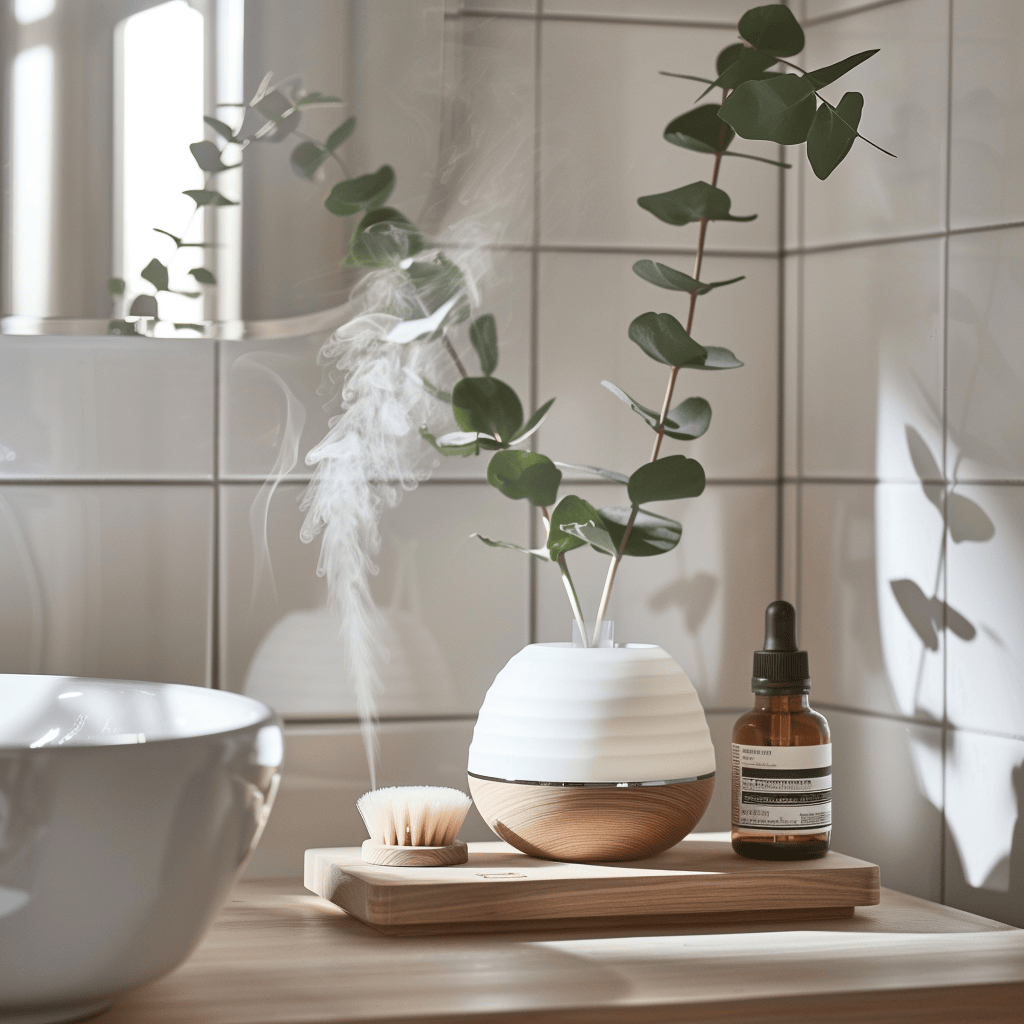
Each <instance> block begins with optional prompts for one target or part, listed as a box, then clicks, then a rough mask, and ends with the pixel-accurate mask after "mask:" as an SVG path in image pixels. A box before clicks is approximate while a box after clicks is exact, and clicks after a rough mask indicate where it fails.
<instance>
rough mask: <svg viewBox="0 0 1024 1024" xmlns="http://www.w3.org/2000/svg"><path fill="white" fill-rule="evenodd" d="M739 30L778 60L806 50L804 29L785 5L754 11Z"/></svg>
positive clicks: (753, 9) (741, 21) (758, 8)
mask: <svg viewBox="0 0 1024 1024" xmlns="http://www.w3.org/2000/svg"><path fill="white" fill-rule="evenodd" d="M737 28H738V29H739V32H740V35H741V36H742V37H743V38H744V39H746V41H747V42H748V43H750V45H751V46H755V47H757V49H759V50H763V51H764V52H765V53H771V54H774V55H775V56H776V57H792V56H793V55H794V54H797V53H799V52H800V51H801V50H802V49H803V48H804V30H803V29H802V28H801V27H800V23H799V22H798V21H797V20H796V18H795V17H794V15H793V12H792V11H791V10H790V9H789V8H788V7H784V6H783V5H782V4H765V6H763V7H754V8H751V10H749V11H747V13H746V14H744V15H743V17H742V18H740V23H739V25H738V26H737Z"/></svg>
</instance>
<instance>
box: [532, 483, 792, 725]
mask: <svg viewBox="0 0 1024 1024" xmlns="http://www.w3.org/2000/svg"><path fill="white" fill-rule="evenodd" d="M561 494H562V495H563V496H564V495H565V494H578V495H579V496H580V497H582V498H584V499H586V500H587V501H589V502H590V503H591V504H592V505H594V506H595V507H597V508H601V507H602V506H606V505H626V504H628V499H627V498H626V495H625V491H624V489H623V488H621V487H617V486H615V485H607V486H606V485H603V484H598V485H596V486H594V485H587V486H581V485H579V484H577V485H573V484H571V483H570V484H565V485H563V487H562V491H561ZM656 511H657V512H659V513H660V514H661V515H665V516H669V517H671V518H673V519H676V520H678V521H679V522H681V523H682V526H683V536H682V540H681V541H680V542H679V545H678V546H677V547H676V548H675V549H674V550H673V551H671V552H669V553H668V554H664V555H658V556H655V557H650V558H627V559H624V560H623V564H622V565H621V566H620V568H619V571H618V575H617V577H616V580H615V586H614V589H613V591H612V599H611V605H610V613H609V617H610V618H612V619H614V620H615V637H616V641H617V642H620V643H654V644H658V645H659V646H660V647H663V648H664V649H665V650H666V651H668V652H669V654H671V655H672V656H673V657H674V658H675V659H676V661H678V662H679V664H680V665H682V667H683V668H684V669H685V670H686V673H687V674H688V675H689V677H690V678H691V679H692V680H693V684H694V686H695V687H696V688H697V692H698V693H699V694H700V699H701V701H702V703H703V704H704V706H705V708H712V709H714V708H736V707H745V706H746V705H747V703H748V697H749V694H750V672H751V663H752V658H753V652H754V651H755V650H757V649H758V648H760V647H761V645H762V642H763V638H764V631H763V626H764V609H765V607H766V606H767V604H768V603H769V602H770V601H771V600H773V599H774V597H775V488H774V486H769V485H741V484H735V485H733V484H719V485H715V484H713V485H711V486H709V487H708V488H707V490H706V491H705V492H704V493H703V494H702V495H701V496H700V497H699V498H694V499H687V500H683V501H668V502H658V503H657V506H656ZM566 560H567V562H568V565H569V571H570V572H571V573H572V577H573V580H574V582H575V584H576V590H577V593H578V594H579V597H580V602H581V604H582V605H583V612H584V616H585V617H586V618H587V619H590V620H593V618H594V616H595V615H596V612H597V605H598V602H599V600H600V597H601V588H602V586H603V585H604V580H605V574H606V572H607V568H608V562H609V560H608V558H607V557H606V556H604V555H600V554H598V553H597V552H596V551H592V550H590V549H589V548H587V549H583V548H580V549H579V550H578V551H573V552H570V553H569V555H568V556H567V558H566ZM537 576H538V582H537V639H538V641H552V640H569V639H570V638H571V635H572V634H571V629H572V611H571V610H570V606H569V603H568V600H567V599H566V595H565V590H564V589H563V586H562V583H561V578H560V576H559V573H558V568H557V566H555V565H553V564H551V565H539V566H538V571H537Z"/></svg>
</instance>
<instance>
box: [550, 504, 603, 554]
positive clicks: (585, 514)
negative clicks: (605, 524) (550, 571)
mask: <svg viewBox="0 0 1024 1024" xmlns="http://www.w3.org/2000/svg"><path fill="white" fill-rule="evenodd" d="M601 523H602V520H601V513H600V512H598V510H597V509H596V508H594V506H593V505H591V504H590V502H589V501H584V499H583V498H581V497H579V496H578V495H576V494H567V495H566V496H565V497H564V498H562V500H561V501H560V502H559V503H558V504H557V505H556V506H555V508H554V510H553V511H552V513H551V523H550V526H549V529H548V551H549V552H550V553H551V557H552V558H558V556H559V555H564V554H565V552H566V551H572V550H573V549H575V548H581V547H583V545H584V544H586V543H588V542H587V541H586V540H585V539H584V538H583V537H580V536H578V535H577V534H573V533H570V532H568V531H567V530H566V529H565V527H566V526H579V525H591V526H597V525H598V524H601Z"/></svg>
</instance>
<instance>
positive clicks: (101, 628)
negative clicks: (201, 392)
mask: <svg viewBox="0 0 1024 1024" xmlns="http://www.w3.org/2000/svg"><path fill="white" fill-rule="evenodd" d="M212 540H213V500H212V490H211V488H210V487H209V486H191V487H187V486H166V485H165V486H146V485H135V486H130V487H117V486H109V487H108V486H99V487H90V486H84V485H83V486H73V487H35V486H8V487H4V488H0V580H2V581H3V585H2V586H0V636H3V638H4V641H3V646H2V649H0V671H3V672H30V673H44V674H54V675H82V676H96V677H101V678H102V677H109V678H113V679H141V680H148V681H155V682H170V683H194V684H198V685H206V684H208V683H209V664H208V662H209V637H210V623H211V609H210V594H211V569H212V554H211V545H212Z"/></svg>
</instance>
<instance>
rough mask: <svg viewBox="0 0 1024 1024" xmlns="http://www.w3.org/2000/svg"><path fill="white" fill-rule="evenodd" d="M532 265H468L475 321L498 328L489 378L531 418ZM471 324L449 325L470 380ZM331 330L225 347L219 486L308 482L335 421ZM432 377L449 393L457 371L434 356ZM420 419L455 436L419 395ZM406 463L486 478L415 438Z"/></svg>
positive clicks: (500, 260) (510, 258)
mask: <svg viewBox="0 0 1024 1024" xmlns="http://www.w3.org/2000/svg"><path fill="white" fill-rule="evenodd" d="M530 261H531V257H530V256H529V254H527V253H522V252H500V251H490V252H480V253H479V254H478V256H477V258H476V259H475V260H474V261H473V262H474V265H475V266H476V267H477V269H478V270H479V272H480V273H481V275H482V276H481V277H480V280H479V282H478V283H477V286H476V290H477V293H478V299H479V304H478V306H477V308H476V311H475V312H476V314H477V315H479V314H482V313H485V312H486V313H493V314H494V316H495V318H496V320H497V323H498V347H499V362H498V368H497V371H496V375H497V376H498V377H500V378H501V379H502V380H504V381H506V382H507V383H508V384H510V385H511V386H512V387H513V388H514V389H515V390H516V392H517V393H518V394H519V396H520V398H521V399H522V401H523V405H524V408H525V409H526V414H527V415H529V411H530V410H529V398H530V292H531V287H532V285H531V269H530V267H531V264H530ZM468 331H469V324H468V323H465V324H462V325H460V326H458V327H456V328H455V329H454V331H453V333H452V341H453V344H454V346H455V348H456V350H457V351H458V352H459V353H460V355H461V359H462V362H463V365H464V366H465V368H466V370H467V372H468V373H469V374H470V375H478V374H479V373H480V367H479V363H478V361H477V357H476V355H475V353H474V352H473V349H472V346H471V345H470V343H469V334H468ZM328 337H329V333H328V332H319V333H316V334H309V335H304V336H300V337H296V338H278V339H272V338H267V339H259V340H253V341H244V342H240V341H226V342H224V343H223V350H222V357H221V395H222V402H221V404H222V409H223V414H222V421H223V427H222V438H223V442H222V449H221V478H222V479H231V478H232V477H235V478H237V477H247V476H248V477H251V476H260V477H262V476H267V475H270V474H271V473H272V472H275V467H276V466H277V464H278V460H279V459H286V461H285V463H284V464H283V465H282V466H281V467H280V468H281V469H287V466H288V465H289V464H290V465H291V466H292V468H291V469H290V470H288V472H287V474H286V475H287V476H288V477H292V478H300V479H308V477H309V476H310V474H311V473H312V467H310V466H308V465H307V464H306V461H305V458H306V454H307V453H308V452H309V451H310V449H311V448H313V447H314V446H315V445H316V444H317V443H318V442H319V441H320V440H322V439H323V437H324V436H325V435H326V433H327V431H328V429H329V420H330V418H331V417H333V416H334V415H336V414H337V411H338V410H337V398H336V396H337V390H338V383H337V382H334V381H333V380H332V379H331V378H329V377H327V376H326V375H325V368H324V367H323V366H322V365H321V364H320V362H319V359H318V355H319V352H320V349H321V346H322V345H323V343H324V342H325V341H326V340H327V339H328ZM437 354H438V363H439V366H438V373H437V374H436V376H437V380H435V381H433V383H435V384H438V385H441V386H450V385H451V384H452V383H454V381H455V380H457V379H458V374H457V371H456V369H455V367H454V364H453V363H452V362H451V361H450V360H449V359H448V357H447V356H446V355H445V354H444V352H443V351H442V350H441V348H440V347H438V348H437ZM413 414H414V415H416V416H418V417H419V418H426V417H429V420H428V422H429V423H430V425H431V427H432V429H433V430H434V432H435V433H438V434H441V433H444V432H446V431H448V430H454V429H456V427H455V423H454V421H453V420H452V418H451V412H450V410H448V409H446V408H445V406H443V405H442V404H441V403H438V402H436V401H435V400H434V399H432V398H430V397H429V396H427V395H426V394H425V393H424V395H423V401H422V404H421V406H420V407H419V408H417V409H416V410H413ZM408 450H409V453H410V458H411V459H412V460H414V462H415V464H416V465H417V466H419V468H420V469H421V470H422V471H423V472H426V471H427V470H428V469H429V468H430V467H434V468H433V474H432V475H434V476H438V477H445V478H448V477H452V478H459V479H462V478H472V479H483V478H484V477H485V476H486V474H487V463H486V458H484V457H477V458H473V457H470V458H466V459H463V458H458V457H454V458H441V457H440V456H438V455H437V454H436V453H435V452H434V451H433V450H432V449H431V448H430V446H429V445H428V444H427V443H426V442H425V441H423V440H422V439H420V438H419V437H418V436H415V435H410V437H409V449H408Z"/></svg>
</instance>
